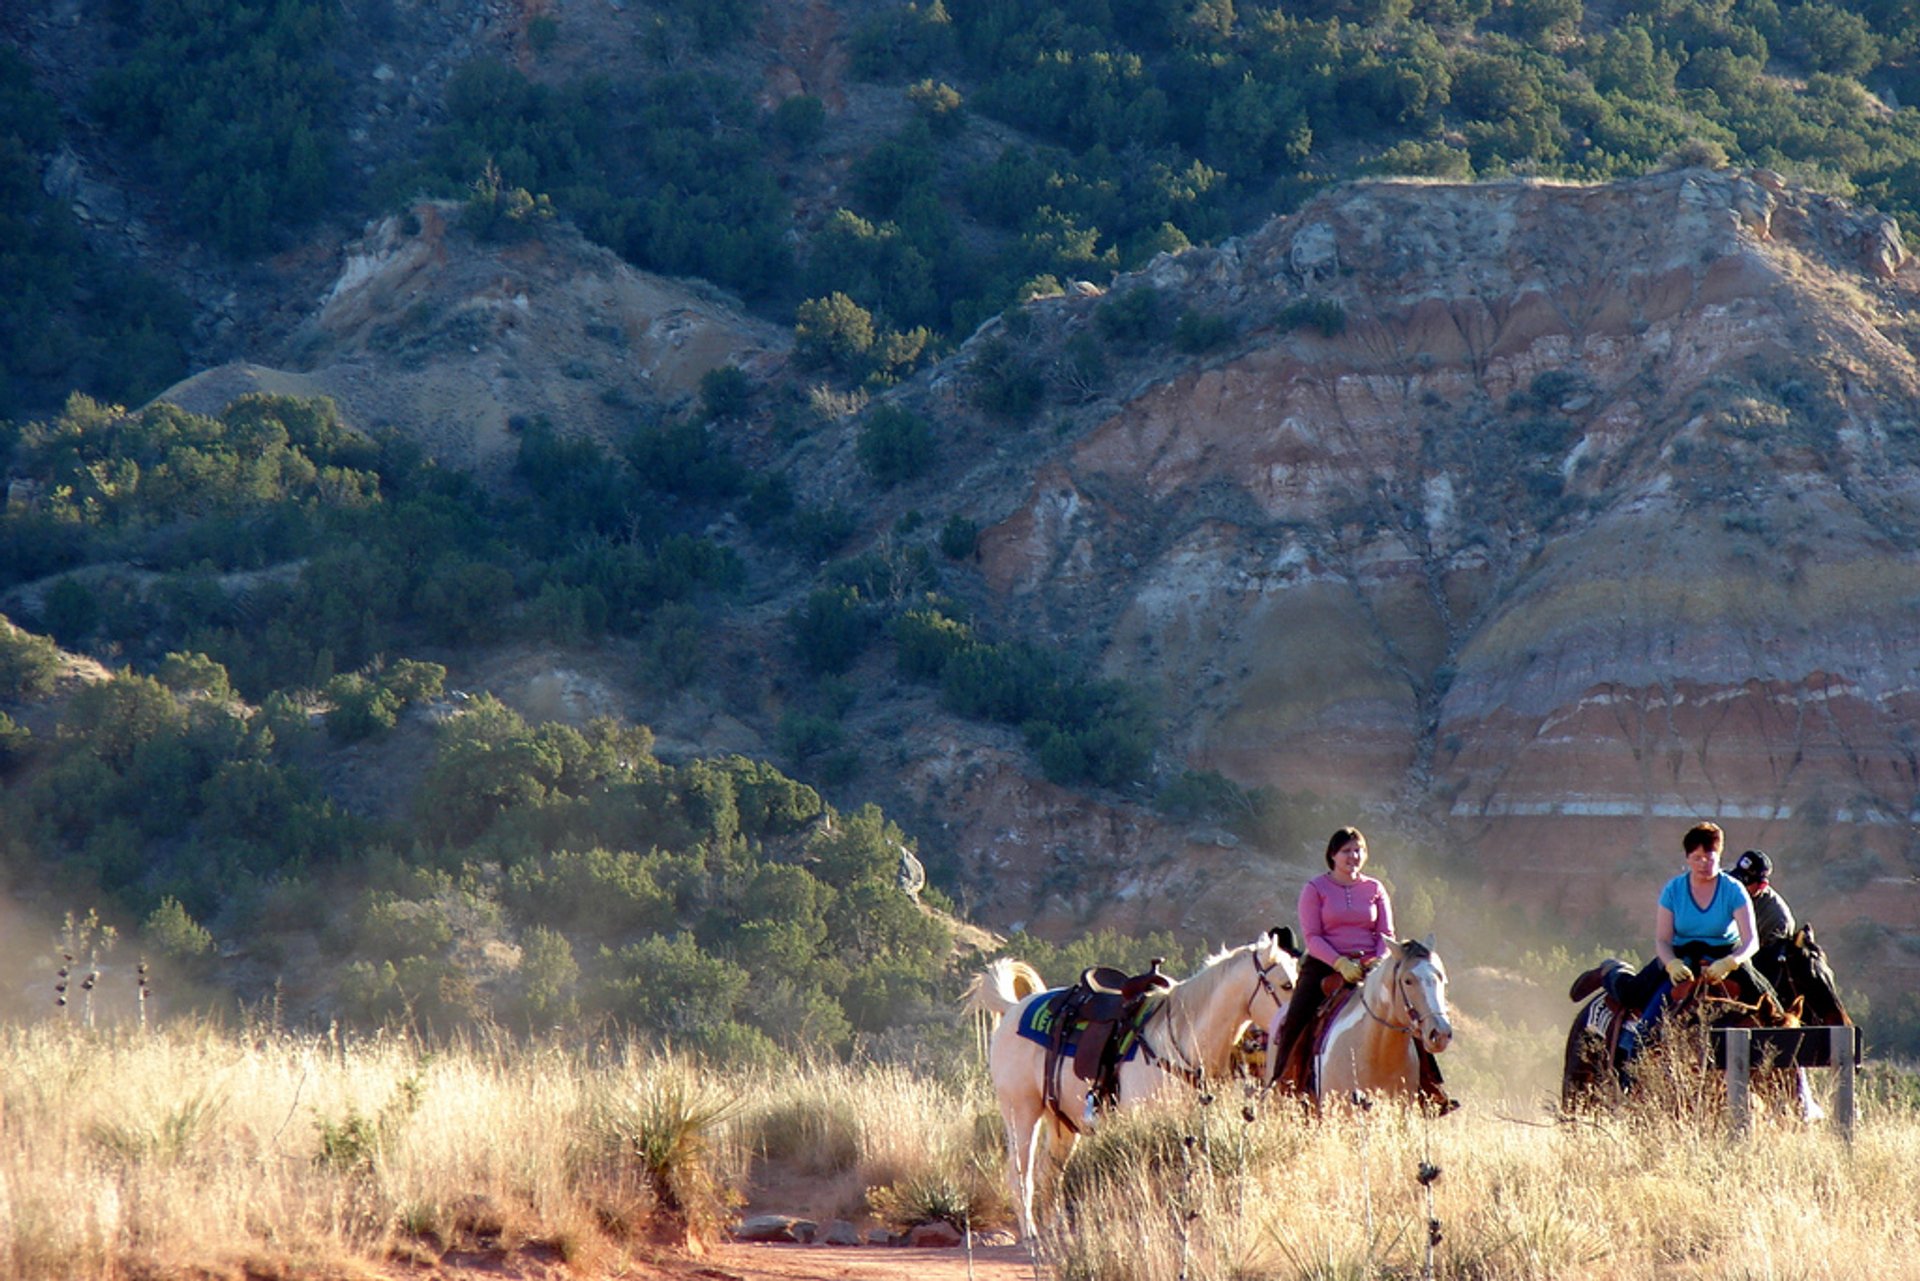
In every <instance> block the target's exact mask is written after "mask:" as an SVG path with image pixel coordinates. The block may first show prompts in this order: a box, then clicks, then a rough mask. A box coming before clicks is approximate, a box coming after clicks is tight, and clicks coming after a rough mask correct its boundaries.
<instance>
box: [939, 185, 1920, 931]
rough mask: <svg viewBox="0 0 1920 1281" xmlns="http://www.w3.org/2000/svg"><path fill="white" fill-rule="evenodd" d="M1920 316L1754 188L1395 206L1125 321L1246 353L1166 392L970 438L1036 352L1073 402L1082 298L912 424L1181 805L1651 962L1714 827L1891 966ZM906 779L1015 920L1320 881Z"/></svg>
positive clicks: (1913, 539) (1021, 803)
mask: <svg viewBox="0 0 1920 1281" xmlns="http://www.w3.org/2000/svg"><path fill="white" fill-rule="evenodd" d="M1916 285H1920V279H1916V274H1915V271H1914V270H1913V269H1912V268H1911V267H1909V266H1908V265H1907V257H1906V253H1905V250H1904V248H1903V247H1902V245H1901V244H1900V240H1899V236H1898V233H1897V230H1896V229H1895V228H1894V226H1893V224H1892V223H1891V221H1890V220H1887V219H1884V218H1879V217H1875V216H1871V215H1865V214H1862V213H1860V212H1858V211H1856V210H1854V209H1852V208H1850V207H1849V206H1847V205H1846V204H1844V203H1843V202H1841V201H1838V200H1835V199H1831V198H1828V197H1825V196H1821V195H1817V194H1814V193H1810V192H1806V191H1801V190H1795V189H1790V188H1788V187H1787V186H1785V185H1784V184H1783V183H1782V182H1781V181H1780V180H1779V179H1778V178H1777V177H1776V176H1775V175H1772V174H1770V173H1767V172H1764V171H1754V172H1706V171H1699V170H1690V171H1677V172H1669V173H1664V174H1659V175H1656V176H1652V177H1649V178H1646V179H1644V180H1640V181H1635V182H1630V183H1624V184H1619V185H1614V186H1607V187H1574V186H1560V185H1550V184H1545V183H1536V182H1507V183H1497V184H1487V185H1475V186H1467V185H1436V184H1430V183H1411V182H1382V183H1371V184H1363V185H1359V186H1353V187H1348V188H1344V189H1340V190H1337V191H1334V192H1332V193H1329V194H1327V195H1325V196H1323V197H1321V198H1319V199H1317V200H1315V201H1314V202H1313V203H1312V204H1310V205H1309V206H1307V207H1306V208H1304V209H1303V210H1301V211H1300V212H1299V213H1298V214H1296V215H1295V216H1292V217H1289V218H1286V219H1283V220H1280V221H1277V222H1275V223H1273V224H1271V225H1270V226H1268V227H1267V228H1265V229H1264V230H1262V231H1261V232H1259V233H1258V234H1256V235H1252V236H1249V237H1246V238H1244V239H1242V240H1239V241H1236V242H1232V243H1228V244H1226V245H1223V246H1221V247H1219V248H1217V249H1212V250H1204V251H1194V252H1190V253H1187V254H1184V255H1181V256H1179V257H1177V258H1163V259H1161V260H1159V261H1157V262H1156V263H1155V264H1154V265H1153V266H1152V267H1151V268H1150V269H1149V270H1148V271H1146V272H1144V273H1142V274H1141V275H1140V276H1139V277H1135V278H1132V279H1122V280H1121V281H1118V282H1116V284H1115V286H1114V291H1113V292H1114V294H1123V293H1125V292H1126V291H1127V290H1129V289H1133V288H1139V287H1152V288H1155V289H1156V290H1158V291H1159V293H1160V295H1161V303H1162V308H1163V310H1166V311H1169V312H1170V311H1174V310H1178V311H1190V312H1194V313H1196V314H1204V315H1212V316H1216V317H1226V318H1229V319H1230V320H1231V321H1232V322H1233V323H1234V325H1235V327H1236V329H1235V336H1234V337H1233V339H1232V340H1231V341H1230V342H1229V343H1228V345H1226V346H1225V347H1223V348H1221V349H1219V350H1217V351H1215V352H1214V353H1212V354H1210V355H1207V356H1204V357H1200V358H1192V359H1185V358H1180V357H1176V356H1173V355H1170V354H1162V355H1161V356H1158V357H1155V356H1151V355H1143V356H1141V357H1139V358H1138V359H1136V360H1135V361H1133V362H1132V363H1130V364H1128V365H1127V366H1126V367H1125V369H1124V370H1123V371H1122V372H1121V374H1120V375H1119V376H1118V377H1116V378H1115V379H1114V381H1113V384H1112V385H1110V386H1109V387H1108V388H1106V389H1104V390H1103V391H1102V392H1101V393H1100V394H1098V395H1096V396H1094V397H1092V398H1091V399H1090V400H1088V401H1086V403H1081V404H1077V405H1074V404H1068V405H1066V407H1064V408H1062V409H1061V410H1060V412H1059V413H1057V414H1048V415H1043V416H1042V418H1041V420H1040V421H1039V422H1038V423H1037V424H1036V425H1035V426H1033V427H1030V428H1028V429H1026V430H1025V431H1024V432H1010V431H1009V429H1008V428H1006V427H1005V426H1004V425H1003V424H995V423H994V422H992V421H991V420H989V419H986V418H983V417H982V416H981V415H980V414H978V412H977V411H975V410H973V409H971V408H970V400H969V395H968V388H969V385H970V380H969V377H968V374H967V372H966V365H967V361H968V358H969V354H970V353H977V352H978V351H979V350H980V349H981V348H982V346H983V345H984V344H986V343H988V342H990V341H991V340H992V339H993V338H995V337H996V336H1001V337H1004V336H1006V335H1005V334H1004V333H1002V332H1000V331H1002V330H1003V329H1004V328H1005V327H1006V326H1007V325H1009V324H1012V325H1014V326H1016V327H1018V328H1021V329H1022V330H1023V331H1024V332H1023V333H1022V334H1021V335H1020V336H1019V346H1020V347H1021V348H1022V349H1023V350H1026V351H1030V352H1032V353H1033V356H1032V359H1033V360H1034V361H1035V362H1036V364H1037V365H1040V366H1045V367H1049V368H1053V369H1055V370H1058V369H1059V368H1060V367H1061V366H1062V365H1064V364H1065V363H1066V361H1067V360H1068V357H1067V356H1066V355H1065V354H1064V353H1066V352H1067V351H1068V350H1069V344H1070V343H1071V342H1072V339H1073V336H1074V335H1075V334H1077V333H1080V332H1082V331H1086V330H1089V329H1091V328H1092V327H1093V326H1094V325H1095V324H1096V319H1097V315H1098V309H1099V308H1100V307H1101V306H1102V305H1103V302H1110V301H1111V298H1109V299H1107V300H1099V299H1093V298H1086V297H1077V296H1072V295H1069V296H1067V297H1062V298H1059V299H1054V300H1049V301H1042V302H1038V303H1035V304H1033V305H1032V307H1030V308H1029V310H1028V312H1027V313H1026V314H1025V315H1024V316H1020V317H1014V318H1011V320H1001V321H995V322H992V323H991V324H990V325H989V326H988V330H987V331H986V332H983V334H981V335H980V336H978V337H977V338H976V339H975V341H974V343H973V344H971V345H970V347H969V348H968V350H967V351H965V352H963V353H962V354H961V356H960V357H959V358H958V359H957V360H956V361H954V362H952V366H953V367H952V368H949V369H947V370H945V371H942V372H941V373H939V374H937V375H936V376H935V377H934V378H933V379H932V380H931V385H930V386H929V387H928V388H926V389H925V391H924V396H923V400H924V404H925V405H926V406H927V407H928V408H929V409H930V410H932V411H933V412H935V413H936V414H938V416H939V417H940V418H941V420H942V421H943V422H945V423H946V424H948V430H949V432H950V434H951V436H952V438H953V440H954V441H955V442H956V445H955V449H956V451H958V450H960V449H962V448H970V447H963V446H960V445H959V444H958V443H957V442H960V441H981V440H986V441H991V442H994V447H993V448H990V449H985V450H981V449H971V458H970V461H969V463H968V464H967V465H966V466H965V467H964V468H962V469H961V470H962V471H963V472H964V474H963V475H962V476H960V478H959V479H958V480H957V481H956V480H955V478H954V477H951V476H949V477H947V478H944V479H943V481H942V488H943V490H944V491H945V492H946V493H948V494H951V495H952V496H953V498H952V501H953V503H954V504H955V505H956V506H957V507H958V508H959V509H961V510H964V511H967V512H968V513H970V514H971V515H972V516H973V517H974V518H975V519H977V520H979V521H980V522H981V523H982V524H983V526H984V527H985V531H986V532H985V533H984V534H983V537H982V540H981V545H982V549H981V556H980V565H979V568H980V576H981V589H982V593H983V596H984V597H985V598H986V599H987V600H989V601H990V602H992V604H993V606H994V607H995V608H996V609H997V610H998V611H999V612H1000V613H1001V614H1002V615H1003V616H1004V617H1006V618H1007V619H1009V620H1012V621H1016V622H1017V623H1018V624H1020V625H1023V626H1026V627H1030V628H1032V629H1034V630H1036V631H1037V632H1038V633H1040V634H1042V635H1046V636H1050V637H1053V638H1055V639H1057V640H1058V641H1060V642H1061V643H1064V644H1068V645H1070V646H1072V647H1075V648H1078V649H1080V650H1081V651H1082V652H1083V653H1086V654H1088V655H1089V656H1091V657H1093V658H1094V659H1095V660H1096V661H1097V663H1098V665H1099V666H1100V667H1101V668H1102V669H1103V670H1104V671H1106V672H1108V673H1110V674H1113V675H1117V676H1122V677H1126V678H1128V679H1131V680H1134V681H1138V682H1142V683H1144V684H1146V685H1147V686H1149V687H1150V688H1151V689H1152V690H1153V691H1154V692H1155V695H1156V698H1157V700H1158V705H1159V707H1160V709H1161V710H1162V711H1163V712H1164V714H1165V715H1166V717H1167V718H1168V722H1169V724H1170V727H1171V728H1170V733H1169V738H1168V743H1169V746H1170V751H1169V752H1168V753H1167V756H1166V759H1165V761H1164V762H1163V764H1164V765H1165V766H1166V767H1167V768H1168V769H1170V770H1171V769H1177V768H1179V767H1187V768H1193V769H1212V770H1217V771H1219V772H1220V773H1222V774H1224V775H1226V776H1227V777H1228V778H1231V779H1232V780H1234V781H1236V782H1238V783H1241V784H1243V785H1247V786H1262V787H1267V788H1271V789H1275V790H1276V791H1279V792H1284V793H1289V794H1301V793H1305V794H1311V795H1312V796H1313V797H1317V798H1319V799H1320V800H1321V801H1322V802H1323V803H1330V804H1331V805H1332V806H1333V809H1334V810H1335V811H1338V810H1341V809H1345V810H1346V811H1347V812H1350V813H1351V814H1352V815H1353V816H1355V818H1357V820H1358V821H1360V822H1361V823H1362V824H1363V825H1364V824H1368V823H1373V824H1378V825H1380V826H1381V827H1382V828H1385V829H1390V830H1393V831H1395V832H1396V833H1398V835H1397V836H1395V837H1394V838H1392V839H1391V840H1389V841H1386V842H1380V843H1381V844H1382V845H1383V846H1385V847H1386V848H1393V849H1399V850H1406V849H1408V848H1410V847H1413V846H1421V847H1426V848H1430V849H1433V850H1438V851H1446V852H1447V853H1446V854H1445V855H1444V856H1443V859H1442V862H1443V865H1444V866H1447V867H1450V868H1451V869H1453V870H1454V871H1455V872H1456V873H1457V874H1459V875H1461V876H1462V877H1464V878H1466V879H1469V880H1473V881H1476V882H1481V883H1483V884H1484V885H1485V886H1486V887H1487V889H1488V890H1490V891H1491V892H1492V893H1494V894H1496V895H1499V896H1504V897H1508V898H1511V899H1513V900H1516V901H1518V902H1521V903H1523V904H1525V905H1527V906H1528V907H1530V908H1532V909H1534V910H1535V911H1537V912H1538V913H1539V914H1540V916H1541V918H1542V921H1543V923H1545V924H1551V923H1552V922H1553V921H1554V920H1556V919H1561V920H1565V921H1568V922H1578V923H1582V924H1590V923H1591V922H1593V921H1594V920H1596V919H1600V918H1602V917H1605V916H1606V915H1607V914H1608V913H1609V912H1612V911H1614V910H1615V909H1618V910H1619V911H1623V912H1624V913H1625V918H1624V919H1626V920H1628V921H1631V922H1633V923H1634V926H1635V928H1636V929H1637V928H1638V925H1639V923H1640V922H1641V921H1642V920H1643V919H1644V918H1645V917H1647V916H1648V915H1650V912H1649V911H1648V910H1647V909H1646V907H1645V904H1646V902H1647V901H1648V899H1649V897H1650V895H1651V893H1652V886H1653V885H1654V884H1655V882H1656V879H1657V878H1659V877H1662V876H1664V875H1666V874H1668V872H1669V870H1670V869H1672V868H1675V867H1677V850H1678V839H1679V834H1680V832H1681V830H1683V828H1684V826H1685V825H1686V824H1687V823H1689V822H1690V821H1692V820H1694V819H1695V818H1697V817H1714V818H1717V819H1718V820H1720V821H1721V822H1722V823H1723V825H1725V826H1726V827H1727V828H1728V830H1729V839H1730V840H1731V841H1732V842H1733V843H1734V847H1735V849H1736V850H1737V849H1739V848H1744V847H1747V846H1761V847H1765V848H1768V849H1770V850H1772V851H1773V852H1774V854H1775V857H1776V860H1777V861H1778V862H1779V864H1780V867H1781V877H1782V882H1783V885H1784V886H1785V888H1787V889H1788V891H1789V893H1790V895H1791V896H1792V897H1793V899H1794V901H1795V902H1796V903H1798V904H1802V912H1803V915H1809V916H1812V917H1813V918H1814V919H1816V920H1819V921H1821V922H1824V923H1827V924H1829V925H1830V926H1831V925H1835V924H1839V923H1841V922H1843V921H1851V920H1853V919H1854V918H1856V917H1859V916H1862V915H1865V916H1868V917H1871V918H1872V919H1874V920H1877V921H1880V922H1882V923H1885V924H1888V925H1891V926H1893V927H1894V931H1895V932H1896V933H1898V932H1901V928H1902V926H1903V925H1904V927H1905V928H1906V929H1911V923H1912V922H1913V921H1914V920H1916V919H1920V882H1916V879H1915V876H1914V873H1915V872H1916V871H1920V841H1916V839H1915V829H1914V821H1915V818H1916V817H1917V816H1920V778H1917V777H1916V774H1917V772H1920V754H1917V753H1916V731H1915V713H1916V711H1917V710H1920V694H1916V688H1917V687H1920V685H1917V683H1920V647H1917V646H1915V645H1914V644H1913V642H1912V641H1911V639H1910V638H1911V637H1912V636H1913V635H1914V634H1915V633H1916V630H1920V364H1917V363H1916V356H1917V355H1920V323H1916V320H1915V316H1914V311H1913V304H1914V301H1915V293H1916ZM1302 304H1306V305H1305V306H1303V305H1302ZM1301 317H1307V318H1318V320H1319V322H1320V323H1318V324H1290V323H1289V322H1290V321H1298V320H1299V319H1300V318H1301ZM1013 460H1018V461H1017V462H1016V461H1013ZM930 497H933V498H934V500H935V501H936V502H937V501H938V497H937V496H932V495H929V494H925V493H922V494H917V495H912V496H909V497H908V498H907V499H905V500H903V501H907V502H912V503H919V504H922V505H925V503H926V502H927V501H928V500H929V498H930ZM903 768H904V771H905V773H906V776H907V777H908V779H909V780H910V786H911V787H912V788H913V790H914V791H915V792H916V793H917V794H919V795H920V796H922V797H923V798H925V800H926V803H927V805H928V806H929V809H930V810H931V811H932V812H934V813H936V814H937V815H938V817H939V818H940V819H941V820H942V821H943V822H944V823H945V824H946V825H947V827H946V832H947V837H946V839H947V840H948V841H949V842H951V844H952V846H953V848H954V850H955V851H956V853H957V854H958V855H959V856H960V857H961V858H962V860H963V862H965V863H967V864H968V865H970V866H971V867H972V868H973V869H974V871H975V873H976V875H977V878H978V881H979V883H980V884H982V885H984V886H990V887H991V889H990V890H988V891H986V893H987V896H988V897H987V903H988V914H989V916H990V917H993V918H995V919H998V920H1000V921H1006V920H1011V919H1025V918H1028V917H1032V916H1040V917H1047V916H1050V915H1051V916H1053V917H1055V918H1056V919H1073V918H1076V917H1077V918H1079V919H1080V920H1082V921H1085V920H1105V921H1113V922H1115V923H1122V924H1138V923H1141V922H1142V921H1145V922H1149V923H1169V924H1178V925H1181V926H1186V927H1198V928H1203V929H1209V930H1212V931H1215V932H1216V933H1218V932H1220V931H1226V932H1228V933H1231V932H1232V931H1233V930H1236V929H1239V928H1243V927H1248V926H1252V925H1256V924H1258V923H1259V922H1261V921H1264V920H1267V919H1285V918H1286V916H1287V915H1288V914H1289V913H1290V910H1291V899H1292V894H1293V888H1294V887H1295V886H1297V884H1298V881H1299V878H1300V877H1302V876H1304V875H1307V874H1309V873H1310V872H1312V871H1314V870H1317V864H1318V849H1317V846H1313V842H1312V841H1305V840H1303V841H1301V842H1298V843H1297V844H1296V846H1295V847H1294V848H1287V849H1267V850H1259V849H1253V848H1249V847H1247V846H1246V845H1245V844H1244V843H1242V844H1235V843H1234V842H1233V840H1232V838H1226V837H1222V836H1220V835H1219V834H1218V833H1215V832H1211V831H1205V832H1201V833H1199V834H1198V835H1197V839H1196V834H1195V833H1194V832H1193V831H1191V830H1190V829H1187V828H1182V827H1179V826H1177V825H1172V824H1169V823H1166V822H1164V821H1161V820H1159V819H1156V818H1155V817H1153V816H1152V815H1151V814H1150V813H1148V812H1147V811H1145V810H1143V809H1139V808H1137V807H1132V806H1126V805H1119V806H1115V805H1106V804H1100V803H1096V802H1092V801H1089V800H1087V799H1086V798H1082V797H1069V796H1065V795H1062V794H1060V793H1058V792H1056V791H1055V790H1054V789H1051V788H1049V787H1047V786H1046V785H1044V784H1036V783H1033V782H1030V781H1029V780H1027V779H1026V778H1025V777H1024V776H1021V775H1018V774H1017V773H1015V772H1014V771H1013V770H1012V769H1011V767H1010V765H1009V762H1008V758H1006V757H1005V756H1004V755H1003V754H999V753H994V752H991V751H989V750H987V749H984V748H982V749H975V750H972V751H960V752H956V751H955V750H953V749H952V747H951V744H949V745H948V746H946V747H943V748H941V749H939V750H929V751H927V752H926V753H924V754H922V755H920V756H919V757H918V758H917V759H914V760H912V761H909V762H904V763H903ZM1303 830H1304V829H1303ZM1313 832H1314V837H1315V839H1317V838H1318V829H1317V828H1315V829H1313ZM1276 913H1278V915H1277V916H1276V915H1275V914H1276ZM1868 933H1869V934H1870V933H1871V932H1870V931H1869V932H1868ZM1863 937H1865V936H1864V935H1863ZM1903 955H1905V954H1903V953H1901V952H1899V951H1898V950H1897V949H1895V950H1892V951H1890V952H1889V953H1888V956H1887V958H1886V959H1889V960H1894V961H1897V960H1899V959H1900V958H1901V956H1903Z"/></svg>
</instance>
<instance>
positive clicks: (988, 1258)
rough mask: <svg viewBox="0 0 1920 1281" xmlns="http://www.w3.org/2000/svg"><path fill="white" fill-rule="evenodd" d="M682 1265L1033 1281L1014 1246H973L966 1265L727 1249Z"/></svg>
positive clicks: (952, 1256)
mask: <svg viewBox="0 0 1920 1281" xmlns="http://www.w3.org/2000/svg"><path fill="white" fill-rule="evenodd" d="M687 1263H688V1270H687V1271H686V1272H685V1273H681V1274H678V1275H679V1276H684V1277H688V1278H695V1277H698V1278H707V1279H710V1281H1036V1279H1035V1273H1034V1269H1033V1264H1032V1262H1031V1261H1030V1260H1029V1259H1028V1258H1027V1251H1026V1249H1025V1247H1023V1246H1017V1245H996V1246H984V1247H982V1246H975V1247H974V1250H973V1258H972V1261H971V1264H969V1261H968V1258H967V1252H966V1251H965V1250H964V1249H943V1250H916V1249H908V1248H896V1247H889V1246H836V1245H746V1244H740V1243H729V1244H726V1245H718V1246H713V1247H711V1248H710V1249H709V1251H708V1253H707V1256H706V1258H704V1259H689V1260H688V1261H687ZM1048 1275H1049V1274H1048V1273H1047V1272H1046V1271H1045V1270H1042V1271H1041V1272H1040V1273H1039V1281H1046V1278H1047V1276H1048Z"/></svg>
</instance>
